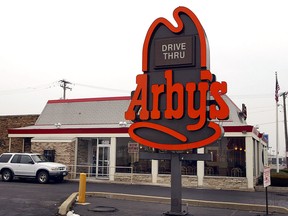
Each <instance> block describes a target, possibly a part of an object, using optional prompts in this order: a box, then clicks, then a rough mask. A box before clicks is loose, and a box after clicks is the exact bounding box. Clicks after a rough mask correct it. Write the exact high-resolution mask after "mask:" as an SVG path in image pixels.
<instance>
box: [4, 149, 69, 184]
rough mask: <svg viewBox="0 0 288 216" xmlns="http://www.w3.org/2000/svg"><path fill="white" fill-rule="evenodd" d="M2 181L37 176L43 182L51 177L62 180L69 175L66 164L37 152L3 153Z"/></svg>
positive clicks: (46, 181)
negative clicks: (56, 161) (48, 158)
mask: <svg viewBox="0 0 288 216" xmlns="http://www.w3.org/2000/svg"><path fill="white" fill-rule="evenodd" d="M0 173H1V175H2V181H5V182H9V181H12V180H13V179H14V177H18V178H36V179H37V181H38V182H39V183H41V184H45V183H48V182H49V180H50V179H53V180H56V181H58V182H62V181H63V179H64V177H65V176H66V175H68V170H67V167H66V165H64V164H60V163H54V162H49V161H48V160H47V159H46V158H45V157H44V156H43V155H41V154H36V153H3V154H2V155H1V156H0Z"/></svg>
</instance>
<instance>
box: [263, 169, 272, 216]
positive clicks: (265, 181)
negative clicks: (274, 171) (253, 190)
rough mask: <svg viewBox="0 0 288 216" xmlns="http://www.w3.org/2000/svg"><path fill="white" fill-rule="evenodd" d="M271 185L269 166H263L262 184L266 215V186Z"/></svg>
mask: <svg viewBox="0 0 288 216" xmlns="http://www.w3.org/2000/svg"><path fill="white" fill-rule="evenodd" d="M269 185H271V177H270V167H264V172H263V186H264V187H265V197H266V215H268V189H267V188H268V186H269Z"/></svg>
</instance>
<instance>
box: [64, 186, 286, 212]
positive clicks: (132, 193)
mask: <svg viewBox="0 0 288 216" xmlns="http://www.w3.org/2000/svg"><path fill="white" fill-rule="evenodd" d="M86 184H87V191H86V196H85V197H86V199H85V202H81V203H79V202H78V199H77V198H78V191H75V192H74V193H72V194H71V195H70V196H69V197H67V199H66V200H65V202H63V203H62V205H61V206H60V207H59V214H60V215H67V216H68V215H69V214H70V215H71V216H78V215H80V216H92V215H94V216H95V215H101V216H105V215H107V216H110V215H113V216H118V215H121V216H131V215H137V216H154V215H155V216H156V215H161V216H163V215H165V216H166V215H187V216H188V215H189V216H190V215H193V216H200V215H201V216H202V215H203V216H204V215H211V216H220V215H221V216H223V215H227V216H228V215H230V216H240V215H241V216H260V215H261V216H262V215H266V210H267V208H266V196H265V190H264V188H261V187H259V188H257V191H228V190H210V189H209V190H208V189H200V188H182V212H180V213H179V212H177V213H173V212H172V211H171V201H170V198H171V197H170V187H163V186H155V185H136V184H118V183H104V182H95V181H92V182H87V183H86ZM267 198H268V215H273V216H276V215H281V216H284V215H288V188H274V187H268V197H267Z"/></svg>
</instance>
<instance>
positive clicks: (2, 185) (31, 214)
mask: <svg viewBox="0 0 288 216" xmlns="http://www.w3.org/2000/svg"><path fill="white" fill-rule="evenodd" d="M78 189H79V183H78V182H75V181H64V182H63V183H49V184H38V183H37V182H35V181H32V180H22V181H13V182H2V181H0V190H1V192H0V193H1V196H0V203H1V205H0V206H1V208H0V215H1V216H2V215H3V216H4V215H5V216H6V215H9V216H20V215H21V216H23V215H25V216H55V215H57V212H58V207H59V206H60V205H61V204H62V203H63V202H64V201H65V200H66V199H67V197H68V196H70V195H71V194H72V193H74V192H77V191H78ZM87 192H113V193H125V194H139V195H147V196H161V197H170V188H167V187H160V186H148V185H129V184H128V185H126V184H116V183H115V184H110V183H100V182H94V183H89V182H87ZM268 196H269V205H279V206H283V207H286V208H288V192H283V193H275V192H269V195H268ZM182 198H183V199H197V200H207V201H222V202H238V203H249V204H265V193H264V192H243V191H222V190H206V189H192V188H190V189H188V188H183V189H182ZM81 216H82V215H81Z"/></svg>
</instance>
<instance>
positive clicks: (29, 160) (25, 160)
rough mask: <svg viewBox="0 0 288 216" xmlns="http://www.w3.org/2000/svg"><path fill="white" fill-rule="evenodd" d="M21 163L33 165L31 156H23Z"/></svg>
mask: <svg viewBox="0 0 288 216" xmlns="http://www.w3.org/2000/svg"><path fill="white" fill-rule="evenodd" d="M20 163H22V164H31V163H33V160H32V158H31V157H30V156H29V155H22V156H21V158H20Z"/></svg>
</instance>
